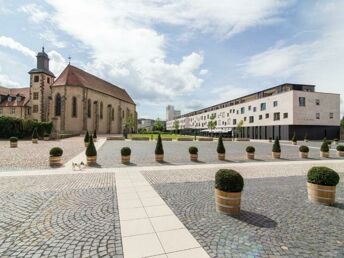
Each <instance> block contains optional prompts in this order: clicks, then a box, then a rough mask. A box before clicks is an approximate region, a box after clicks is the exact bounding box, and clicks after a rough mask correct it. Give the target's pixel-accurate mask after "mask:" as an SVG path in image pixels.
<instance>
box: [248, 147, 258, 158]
mask: <svg viewBox="0 0 344 258" xmlns="http://www.w3.org/2000/svg"><path fill="white" fill-rule="evenodd" d="M255 152H256V149H255V148H254V147H253V146H247V147H246V158H247V159H254V153H255Z"/></svg>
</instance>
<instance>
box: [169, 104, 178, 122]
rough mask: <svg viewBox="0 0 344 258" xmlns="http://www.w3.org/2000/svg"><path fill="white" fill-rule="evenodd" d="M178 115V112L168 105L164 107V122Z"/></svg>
mask: <svg viewBox="0 0 344 258" xmlns="http://www.w3.org/2000/svg"><path fill="white" fill-rule="evenodd" d="M180 115H181V112H180V110H175V109H174V106H172V105H168V106H167V107H166V121H169V120H172V119H175V118H176V117H178V116H180Z"/></svg>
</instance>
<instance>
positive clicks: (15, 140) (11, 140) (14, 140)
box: [10, 137, 18, 142]
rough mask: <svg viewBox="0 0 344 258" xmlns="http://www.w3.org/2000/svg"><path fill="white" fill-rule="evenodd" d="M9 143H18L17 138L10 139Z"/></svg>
mask: <svg viewBox="0 0 344 258" xmlns="http://www.w3.org/2000/svg"><path fill="white" fill-rule="evenodd" d="M10 142H18V138H17V137H10Z"/></svg>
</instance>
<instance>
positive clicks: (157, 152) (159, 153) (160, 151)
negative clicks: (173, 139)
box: [155, 134, 164, 155]
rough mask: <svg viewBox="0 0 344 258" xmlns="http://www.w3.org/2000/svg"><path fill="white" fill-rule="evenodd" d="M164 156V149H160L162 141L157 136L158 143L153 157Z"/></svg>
mask: <svg viewBox="0 0 344 258" xmlns="http://www.w3.org/2000/svg"><path fill="white" fill-rule="evenodd" d="M163 154H164V148H163V147H162V141H161V136H160V134H159V135H158V141H157V143H156V147H155V155H163Z"/></svg>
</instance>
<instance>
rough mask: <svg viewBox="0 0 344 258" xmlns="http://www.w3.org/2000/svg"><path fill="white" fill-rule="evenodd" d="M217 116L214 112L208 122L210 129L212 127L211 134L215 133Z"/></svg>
mask: <svg viewBox="0 0 344 258" xmlns="http://www.w3.org/2000/svg"><path fill="white" fill-rule="evenodd" d="M215 118H216V115H215V114H212V115H211V116H210V121H209V122H208V129H210V132H211V134H213V130H214V129H215V128H216V121H215Z"/></svg>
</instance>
